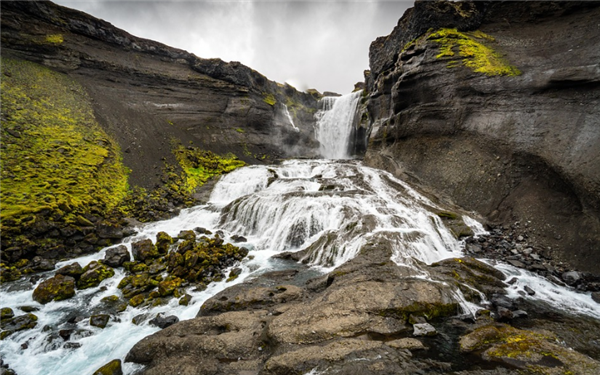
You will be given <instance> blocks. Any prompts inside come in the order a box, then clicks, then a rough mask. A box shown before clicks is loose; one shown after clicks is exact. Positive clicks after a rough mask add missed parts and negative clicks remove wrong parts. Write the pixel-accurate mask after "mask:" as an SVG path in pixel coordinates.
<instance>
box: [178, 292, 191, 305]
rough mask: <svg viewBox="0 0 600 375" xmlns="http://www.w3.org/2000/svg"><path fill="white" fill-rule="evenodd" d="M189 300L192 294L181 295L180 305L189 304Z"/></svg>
mask: <svg viewBox="0 0 600 375" xmlns="http://www.w3.org/2000/svg"><path fill="white" fill-rule="evenodd" d="M191 300H192V296H191V295H189V294H187V293H186V294H184V295H183V297H181V298H180V299H179V304H180V305H182V306H187V305H189V303H190V301H191Z"/></svg>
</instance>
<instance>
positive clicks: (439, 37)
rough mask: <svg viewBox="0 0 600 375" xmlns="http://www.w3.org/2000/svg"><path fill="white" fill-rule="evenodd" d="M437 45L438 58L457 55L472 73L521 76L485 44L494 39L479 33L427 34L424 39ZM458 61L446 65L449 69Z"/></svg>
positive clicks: (451, 32) (452, 30)
mask: <svg viewBox="0 0 600 375" xmlns="http://www.w3.org/2000/svg"><path fill="white" fill-rule="evenodd" d="M426 39H428V40H431V41H434V42H436V43H438V44H439V48H440V53H439V54H438V55H437V56H436V57H437V58H438V59H439V58H444V57H453V56H455V55H456V53H458V55H459V56H461V57H464V59H463V60H462V65H464V66H466V67H468V68H471V69H472V70H473V71H474V72H477V73H483V74H486V75H488V76H497V75H506V76H516V75H519V74H521V72H520V71H519V69H517V68H516V67H514V66H512V65H510V64H509V63H508V62H507V61H506V60H505V59H504V58H503V57H502V55H500V54H499V53H498V52H496V51H494V50H493V49H492V48H491V47H489V46H488V45H487V44H489V43H493V42H495V40H494V38H493V37H491V36H489V35H487V34H485V33H483V32H481V31H474V32H460V31H458V30H456V29H440V30H438V31H436V32H434V33H431V34H429V36H428V37H427V38H426ZM458 64H459V62H458V61H456V60H452V61H450V62H449V63H448V67H449V68H453V67H456V66H457V65H458Z"/></svg>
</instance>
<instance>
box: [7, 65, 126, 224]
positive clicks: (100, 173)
mask: <svg viewBox="0 0 600 375" xmlns="http://www.w3.org/2000/svg"><path fill="white" fill-rule="evenodd" d="M2 74H3V76H2V83H1V87H2V95H1V103H2V116H3V117H2V158H1V165H2V175H1V179H2V180H1V181H2V191H1V206H0V207H1V212H2V224H3V225H2V226H3V230H4V229H7V228H6V226H5V221H6V220H7V219H11V225H10V226H11V227H14V226H19V224H27V223H32V222H34V221H35V216H33V215H31V214H35V213H38V212H40V211H42V210H47V211H50V212H56V213H58V214H59V215H60V216H61V217H62V219H63V220H64V221H66V222H73V223H76V222H77V219H78V218H81V216H80V214H83V213H89V212H92V213H94V214H97V215H105V214H106V213H107V212H109V211H110V210H112V209H113V208H114V207H115V206H116V205H117V204H118V203H119V202H120V201H121V200H122V199H123V197H124V196H125V195H126V192H127V170H126V168H125V167H124V166H123V164H122V162H121V156H120V150H119V147H118V145H117V144H116V142H115V141H113V140H112V139H111V138H110V137H109V136H108V135H107V134H106V133H105V132H104V131H103V130H102V129H101V128H100V126H99V125H98V123H97V122H96V119H95V118H94V114H93V110H92V107H91V104H90V100H89V98H88V96H87V94H86V93H85V91H84V89H83V88H82V87H81V86H80V85H78V84H77V83H76V82H75V81H73V80H71V79H69V78H68V77H67V76H65V75H63V74H60V73H57V72H54V71H52V70H50V69H48V68H45V67H42V66H40V65H37V64H34V63H31V62H25V61H21V60H13V59H8V58H2ZM80 220H81V219H80Z"/></svg>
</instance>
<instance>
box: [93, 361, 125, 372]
mask: <svg viewBox="0 0 600 375" xmlns="http://www.w3.org/2000/svg"><path fill="white" fill-rule="evenodd" d="M93 375H123V370H122V368H121V360H120V359H113V360H112V361H110V362H108V363H107V364H105V365H104V366H102V367H100V368H99V369H98V370H96V371H94V374H93Z"/></svg>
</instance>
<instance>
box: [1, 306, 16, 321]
mask: <svg viewBox="0 0 600 375" xmlns="http://www.w3.org/2000/svg"><path fill="white" fill-rule="evenodd" d="M14 316H15V313H14V311H13V309H11V308H10V307H3V308H2V309H0V320H5V319H11V318H14Z"/></svg>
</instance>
